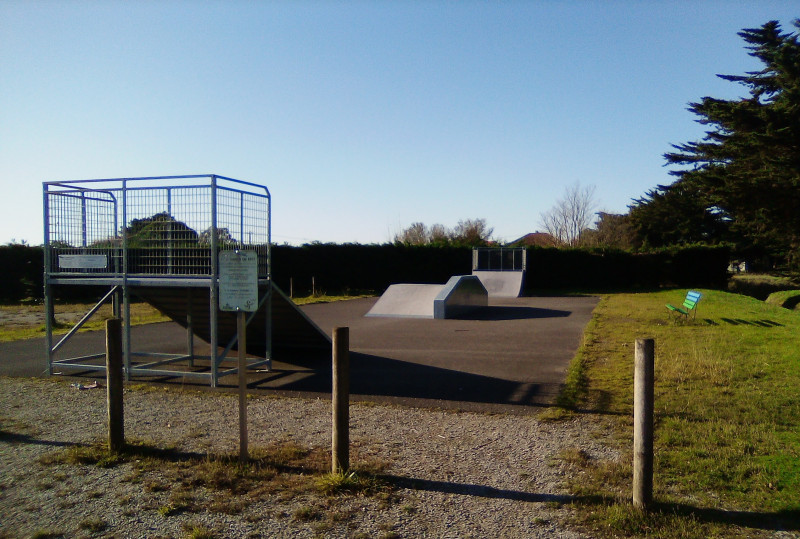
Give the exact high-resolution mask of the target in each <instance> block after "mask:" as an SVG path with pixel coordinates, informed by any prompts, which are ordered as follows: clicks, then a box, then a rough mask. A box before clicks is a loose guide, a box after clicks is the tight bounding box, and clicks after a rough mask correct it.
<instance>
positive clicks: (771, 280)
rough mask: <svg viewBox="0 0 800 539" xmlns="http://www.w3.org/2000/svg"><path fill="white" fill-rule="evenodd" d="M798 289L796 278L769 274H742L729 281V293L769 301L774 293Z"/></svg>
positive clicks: (732, 277)
mask: <svg viewBox="0 0 800 539" xmlns="http://www.w3.org/2000/svg"><path fill="white" fill-rule="evenodd" d="M793 288H798V282H797V277H796V276H788V275H772V274H767V273H740V274H737V275H732V276H731V278H730V279H729V280H728V291H729V292H733V293H735V294H744V295H747V296H752V297H754V298H756V299H761V300H764V299H767V297H768V296H769V295H770V294H772V293H773V292H779V291H782V290H790V289H793Z"/></svg>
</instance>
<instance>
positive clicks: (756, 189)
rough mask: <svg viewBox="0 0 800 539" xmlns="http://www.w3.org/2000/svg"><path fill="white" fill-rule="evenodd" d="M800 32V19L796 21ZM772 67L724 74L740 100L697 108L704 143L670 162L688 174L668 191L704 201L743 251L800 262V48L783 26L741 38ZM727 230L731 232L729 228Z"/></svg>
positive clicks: (710, 101)
mask: <svg viewBox="0 0 800 539" xmlns="http://www.w3.org/2000/svg"><path fill="white" fill-rule="evenodd" d="M793 24H794V26H795V27H796V28H800V20H796V21H794V23H793ZM739 36H741V37H742V38H743V39H744V40H745V41H746V42H747V43H748V47H747V48H748V49H749V50H750V51H751V52H750V53H749V54H750V55H751V56H753V57H755V58H758V59H759V60H760V61H761V62H762V63H763V64H764V68H763V69H762V70H760V71H755V72H749V73H747V74H746V75H742V76H738V75H719V76H720V77H721V78H723V79H725V80H728V81H731V82H735V83H738V84H742V85H744V86H746V87H747V88H748V90H749V96H747V97H745V98H742V99H738V100H723V99H715V98H712V97H705V98H703V99H702V101H700V102H699V103H691V104H690V107H689V110H690V111H692V112H693V113H695V114H697V115H698V116H699V117H700V120H698V121H699V122H700V123H701V124H703V125H707V126H709V127H710V130H709V131H708V132H707V133H706V136H705V138H704V139H703V140H702V141H699V142H688V143H685V144H680V145H673V148H674V149H675V150H676V151H675V152H672V153H667V154H665V156H664V157H665V158H666V160H667V162H668V163H669V164H672V165H679V166H681V167H683V168H681V169H680V170H675V171H673V172H671V173H672V174H674V175H675V176H677V177H678V180H677V181H676V183H674V184H673V185H671V186H669V187H667V191H678V190H680V191H681V192H682V193H684V196H692V197H695V198H696V199H697V200H699V201H701V202H702V203H703V204H704V206H705V208H706V211H707V212H709V214H711V215H712V216H713V217H714V218H715V219H717V220H718V221H719V222H720V223H723V224H729V225H730V226H729V231H730V233H731V234H732V235H733V236H732V237H733V238H735V239H736V240H737V243H738V244H739V247H740V248H744V249H748V248H749V249H752V248H755V249H757V250H759V251H761V252H763V253H765V254H767V255H770V256H773V257H784V258H785V259H787V261H789V262H790V263H792V259H793V258H794V264H797V257H798V250H799V248H800V43H799V42H798V33H797V32H795V33H782V32H781V28H780V25H779V23H778V22H777V21H771V22H768V23H766V24H764V25H763V26H762V27H761V28H755V29H745V30H743V31H742V32H740V33H739ZM723 228H726V227H723Z"/></svg>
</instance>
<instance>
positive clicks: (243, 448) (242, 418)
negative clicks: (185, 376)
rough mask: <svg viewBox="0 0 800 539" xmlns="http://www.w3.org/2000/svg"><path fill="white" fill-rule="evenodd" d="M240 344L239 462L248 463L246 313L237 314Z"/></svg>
mask: <svg viewBox="0 0 800 539" xmlns="http://www.w3.org/2000/svg"><path fill="white" fill-rule="evenodd" d="M236 331H237V334H238V336H239V337H238V338H239V342H238V348H239V462H241V463H242V464H244V463H245V462H247V459H248V453H247V323H246V321H245V313H244V311H239V312H238V313H236Z"/></svg>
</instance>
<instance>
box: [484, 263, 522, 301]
mask: <svg viewBox="0 0 800 539" xmlns="http://www.w3.org/2000/svg"><path fill="white" fill-rule="evenodd" d="M472 274H473V275H474V276H476V277H477V278H478V279H480V280H481V283H483V286H484V287H485V288H486V291H487V292H488V293H489V297H490V298H518V297H520V296H521V295H522V283H523V280H524V278H525V272H524V271H480V270H473V272H472Z"/></svg>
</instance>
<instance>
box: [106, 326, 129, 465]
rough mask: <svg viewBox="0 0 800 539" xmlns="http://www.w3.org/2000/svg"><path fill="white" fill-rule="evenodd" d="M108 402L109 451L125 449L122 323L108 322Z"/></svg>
mask: <svg viewBox="0 0 800 539" xmlns="http://www.w3.org/2000/svg"><path fill="white" fill-rule="evenodd" d="M106 402H107V405H108V449H109V450H110V451H112V452H115V453H117V452H120V451H122V450H123V449H124V447H125V419H124V410H123V406H122V321H121V320H120V319H119V318H111V319H109V320H106Z"/></svg>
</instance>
